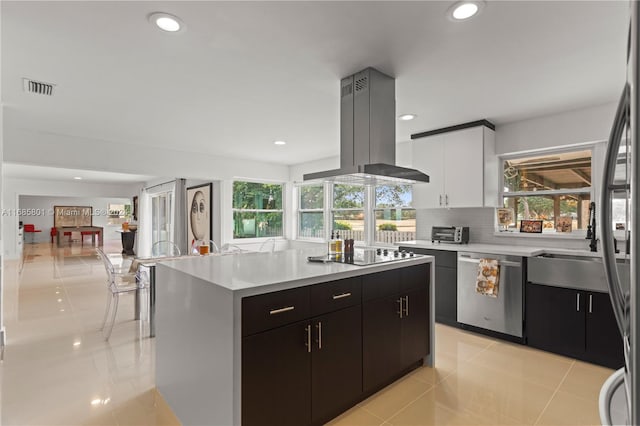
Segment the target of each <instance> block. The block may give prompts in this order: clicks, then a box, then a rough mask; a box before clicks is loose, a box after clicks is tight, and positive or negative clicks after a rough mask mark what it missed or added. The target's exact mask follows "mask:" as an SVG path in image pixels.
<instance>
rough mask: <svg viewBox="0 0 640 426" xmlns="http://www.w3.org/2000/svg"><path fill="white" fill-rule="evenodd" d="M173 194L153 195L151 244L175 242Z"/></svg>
mask: <svg viewBox="0 0 640 426" xmlns="http://www.w3.org/2000/svg"><path fill="white" fill-rule="evenodd" d="M172 224H173V192H161V193H157V194H153V195H151V244H155V243H157V242H158V241H173V226H172Z"/></svg>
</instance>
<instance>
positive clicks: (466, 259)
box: [458, 256, 522, 268]
mask: <svg viewBox="0 0 640 426" xmlns="http://www.w3.org/2000/svg"><path fill="white" fill-rule="evenodd" d="M497 260H498V265H501V266H507V267H513V268H521V267H522V263H521V262H513V261H510V260H500V259H497ZM458 262H464V263H475V264H476V265H477V264H478V263H480V259H474V258H472V257H467V256H458Z"/></svg>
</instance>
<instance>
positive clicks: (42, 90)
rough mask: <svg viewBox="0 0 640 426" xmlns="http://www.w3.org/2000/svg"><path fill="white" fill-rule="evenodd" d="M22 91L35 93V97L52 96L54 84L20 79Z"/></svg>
mask: <svg viewBox="0 0 640 426" xmlns="http://www.w3.org/2000/svg"><path fill="white" fill-rule="evenodd" d="M22 83H23V88H24V91H25V92H27V93H35V94H36V95H46V96H53V88H54V87H55V84H50V83H43V82H42V81H35V80H30V79H28V78H23V79H22Z"/></svg>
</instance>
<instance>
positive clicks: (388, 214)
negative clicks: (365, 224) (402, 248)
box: [374, 185, 416, 243]
mask: <svg viewBox="0 0 640 426" xmlns="http://www.w3.org/2000/svg"><path fill="white" fill-rule="evenodd" d="M412 195H413V191H412V186H411V185H379V186H376V187H375V197H376V204H375V211H374V213H375V232H374V235H375V238H374V241H375V242H380V243H395V242H396V241H409V240H415V239H416V211H415V209H413V208H411V201H412Z"/></svg>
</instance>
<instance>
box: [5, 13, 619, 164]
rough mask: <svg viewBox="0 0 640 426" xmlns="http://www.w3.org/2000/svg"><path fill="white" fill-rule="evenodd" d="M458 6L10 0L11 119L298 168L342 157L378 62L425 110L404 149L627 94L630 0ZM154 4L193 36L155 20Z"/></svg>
mask: <svg viewBox="0 0 640 426" xmlns="http://www.w3.org/2000/svg"><path fill="white" fill-rule="evenodd" d="M452 3H453V2H451V1H444V2H436V1H430V2H420V1H413V2H411V1H410V2H393V1H391V2H366V1H356V2H347V1H342V2H323V1H320V2H295V1H294V2H286V1H285V2H241V1H236V2H213V1H211V2H206V1H200V2H186V1H185V2H153V1H141V2H135V1H127V2H122V1H113V2H93V1H84V2H59V1H49V2H31V1H19V2H12V1H2V2H1V3H0V7H1V8H2V46H1V47H2V49H1V50H2V89H3V90H2V101H3V103H4V106H5V108H6V109H7V110H8V112H9V114H6V115H5V117H10V119H5V123H4V125H5V126H6V127H14V128H25V129H30V130H35V131H41V132H48V133H57V134H64V135H72V136H79V137H87V138H91V139H93V140H95V139H100V140H111V141H116V142H125V143H129V144H138V145H142V146H147V147H160V148H171V149H180V150H183V151H188V152H194V153H208V154H216V155H221V156H227V157H237V158H246V159H253V160H260V161H267V162H272V163H280V164H295V163H301V162H305V161H310V160H315V159H319V158H326V157H331V156H336V155H338V154H339V120H338V119H339V117H338V114H339V105H338V104H339V98H338V94H339V80H340V78H341V77H343V76H346V75H349V74H352V73H354V72H356V71H359V70H360V69H362V68H365V67H367V66H373V67H375V68H378V69H379V70H381V71H383V72H385V73H388V74H390V75H392V76H394V77H396V98H397V113H398V114H402V113H415V114H418V118H417V119H416V120H413V121H411V122H398V124H397V141H398V142H400V141H406V140H409V137H410V134H411V133H416V132H420V131H424V130H430V129H434V128H439V127H444V126H448V125H452V124H458V123H462V122H466V121H472V120H477V119H480V118H487V119H489V120H491V121H494V122H495V123H497V124H501V123H505V122H510V121H514V120H518V119H522V118H527V117H532V116H539V115H545V114H550V113H554V112H558V111H565V110H569V109H577V108H581V107H585V106H591V105H597V104H602V103H606V102H610V101H614V100H615V99H616V98H617V96H618V94H619V92H620V90H621V88H622V84H623V81H624V79H625V69H626V68H625V49H626V38H627V19H628V18H627V16H628V2H626V1H602V2H597V1H568V2H562V1H553V2H551V1H491V0H489V1H487V4H486V7H485V8H484V10H483V11H482V13H481V14H480V15H479V16H477V17H475V18H473V19H471V20H469V21H467V22H453V21H451V20H449V19H447V16H446V10H447V9H448V8H449V7H450V6H451V4H452ZM154 11H164V12H168V13H172V14H175V15H177V16H179V17H180V18H181V19H182V20H183V21H184V22H185V23H186V25H187V31H186V32H183V33H180V34H168V33H163V32H161V31H159V30H157V29H156V28H154V27H152V26H151V25H150V24H149V23H148V22H147V16H148V15H149V14H150V13H151V12H154ZM23 77H29V78H32V79H36V80H41V81H45V82H52V83H55V84H56V93H55V96H53V97H52V98H46V97H42V96H34V95H28V94H26V93H24V92H23V90H22V78H23ZM276 139H284V140H286V141H287V142H288V144H287V145H286V146H284V147H277V146H274V145H273V141H274V140H276ZM6 143H12V141H5V144H6Z"/></svg>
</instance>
